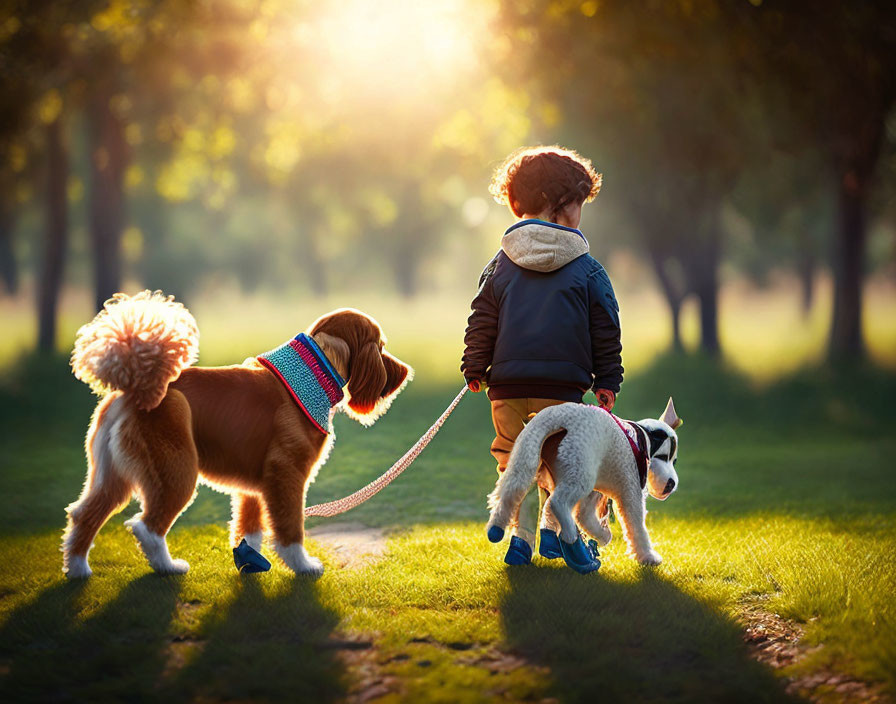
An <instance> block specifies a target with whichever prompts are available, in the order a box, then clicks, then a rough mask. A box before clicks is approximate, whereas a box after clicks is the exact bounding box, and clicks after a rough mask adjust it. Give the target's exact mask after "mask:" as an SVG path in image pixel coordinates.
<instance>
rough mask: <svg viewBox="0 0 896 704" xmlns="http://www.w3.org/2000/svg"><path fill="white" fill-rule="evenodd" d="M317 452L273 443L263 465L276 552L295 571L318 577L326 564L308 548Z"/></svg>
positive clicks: (266, 503)
mask: <svg viewBox="0 0 896 704" xmlns="http://www.w3.org/2000/svg"><path fill="white" fill-rule="evenodd" d="M314 460H315V455H314V454H313V452H312V451H311V449H310V448H308V449H307V451H306V452H299V453H297V452H295V451H292V452H287V451H285V450H283V449H282V448H279V447H277V446H274V447H272V448H271V450H270V451H269V453H268V457H267V459H266V461H265V467H264V488H263V490H262V497H263V498H264V502H265V507H266V508H267V515H268V518H269V520H270V523H271V529H272V531H273V533H274V551H275V552H276V553H277V555H279V556H280V559H281V560H283V562H284V563H285V564H286V566H287V567H289V568H290V569H291V570H292V571H293V572H295V573H296V574H307V575H311V576H314V577H319V576H320V575H322V574H323V572H324V566H323V564H322V563H321V561H320V560H318V559H317V558H316V557H311V556H310V555H309V554H308V551H307V550H305V545H304V543H305V491H306V489H307V486H306V483H307V480H308V476H309V474H310V465H311V464H312V463H313V462H314Z"/></svg>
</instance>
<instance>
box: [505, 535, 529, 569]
mask: <svg viewBox="0 0 896 704" xmlns="http://www.w3.org/2000/svg"><path fill="white" fill-rule="evenodd" d="M504 562H506V563H507V564H508V565H528V564H531V562H532V546H531V545H529V543H527V542H526V541H525V540H523V539H522V538H520V537H518V536H516V535H514V536H511V538H510V547H509V548H507V554H506V555H505V556H504Z"/></svg>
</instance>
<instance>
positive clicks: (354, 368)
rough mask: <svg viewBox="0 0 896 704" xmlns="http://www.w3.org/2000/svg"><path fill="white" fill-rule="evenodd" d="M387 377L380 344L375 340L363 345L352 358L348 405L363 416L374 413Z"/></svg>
mask: <svg viewBox="0 0 896 704" xmlns="http://www.w3.org/2000/svg"><path fill="white" fill-rule="evenodd" d="M387 379H388V375H387V374H386V367H385V366H384V365H383V356H382V354H380V348H379V346H378V345H377V344H376V343H375V342H368V343H366V344H364V345H362V346H361V347H360V348H359V349H358V350H357V351H356V352H355V354H354V355H353V356H352V359H351V372H350V373H349V379H348V393H349V397H350V398H349V402H348V407H349V408H350V409H351V410H353V411H354V412H355V413H357V414H358V415H361V416H368V415H370V414H371V413H373V411H374V410H376V405H377V401H379V400H380V397H381V395H382V392H383V389H384V388H385V387H386V381H387Z"/></svg>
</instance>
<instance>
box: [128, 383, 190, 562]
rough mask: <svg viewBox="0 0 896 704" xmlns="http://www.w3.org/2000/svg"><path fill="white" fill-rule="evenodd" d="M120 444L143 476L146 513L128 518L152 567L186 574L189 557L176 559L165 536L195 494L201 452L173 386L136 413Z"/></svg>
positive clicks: (186, 410)
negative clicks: (143, 412)
mask: <svg viewBox="0 0 896 704" xmlns="http://www.w3.org/2000/svg"><path fill="white" fill-rule="evenodd" d="M133 420H134V422H133V426H132V427H130V428H126V429H123V430H122V433H121V435H122V440H121V442H120V443H119V444H120V445H121V446H122V447H124V446H125V445H126V446H127V449H123V450H121V452H122V455H123V456H124V457H126V461H127V463H128V466H129V476H130V475H131V474H133V475H135V476H137V477H139V479H138V480H137V484H138V487H139V492H140V498H141V504H142V507H143V511H142V513H138V514H137V515H135V516H134V517H133V518H131V519H129V520H127V521H125V525H126V526H127V527H128V528H129V529H130V531H131V532H132V533H133V534H134V537H135V538H136V539H137V542H138V543H139V545H140V549H141V550H142V551H143V553H144V554H145V555H146V559H147V560H149V564H150V566H151V567H152V568H153V569H154V570H155V571H156V572H159V573H160V574H185V573H186V572H187V571H189V569H190V565H189V564H188V563H187V562H186V560H174V559H172V558H171V554H170V553H169V552H168V543H167V542H166V540H165V536H166V535H167V534H168V531H169V530H170V529H171V526H172V524H173V523H174V521H175V520H177V517H178V516H179V515H180V514H181V513H182V512H183V510H184V509H185V508H186V507H187V506H189V505H190V502H191V501H192V500H193V498H194V497H195V496H196V481H197V479H198V477H199V466H198V457H197V452H196V446H195V445H194V443H193V432H192V425H191V423H192V421H191V415H190V407H189V404H188V403H187V400H186V398H185V397H184V396H183V394H181V393H180V392H178V391H169V393H168V395H167V396H166V397H165V398H164V399H163V401H162V403H160V404H159V406H157V407H156V408H155V409H153V410H152V411H150V412H149V413H147V414H146V415H143V416H135V417H134V419H133Z"/></svg>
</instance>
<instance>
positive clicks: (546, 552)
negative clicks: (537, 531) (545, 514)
mask: <svg viewBox="0 0 896 704" xmlns="http://www.w3.org/2000/svg"><path fill="white" fill-rule="evenodd" d="M538 554H539V555H541V556H542V557H546V558H547V559H549V560H556V559H557V558H559V557H563V553H562V552H561V550H560V536H559V535H557V534H556V533H555V532H554V531H552V530H549V529H548V528H542V529H541V539H540V540H539V541H538Z"/></svg>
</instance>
